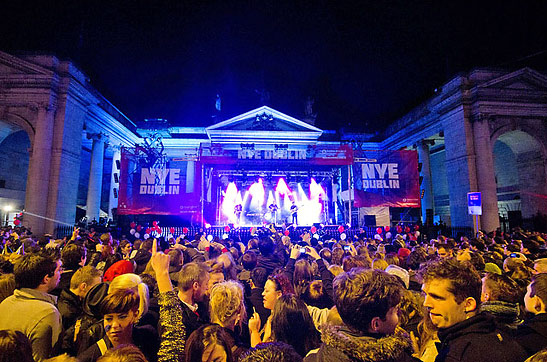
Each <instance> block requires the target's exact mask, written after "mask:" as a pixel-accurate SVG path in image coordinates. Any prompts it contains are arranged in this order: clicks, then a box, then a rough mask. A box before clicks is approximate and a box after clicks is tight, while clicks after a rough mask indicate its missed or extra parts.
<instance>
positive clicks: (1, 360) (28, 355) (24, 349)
mask: <svg viewBox="0 0 547 362" xmlns="http://www.w3.org/2000/svg"><path fill="white" fill-rule="evenodd" d="M14 361H18V362H34V358H33V357H32V346H31V344H30V340H29V339H28V337H27V336H26V335H24V334H23V333H22V332H20V331H14V330H7V329H3V330H0V362H14Z"/></svg>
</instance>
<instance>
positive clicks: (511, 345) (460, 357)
mask: <svg viewBox="0 0 547 362" xmlns="http://www.w3.org/2000/svg"><path fill="white" fill-rule="evenodd" d="M438 336H439V340H440V341H441V342H440V343H438V344H437V350H438V351H439V354H438V355H437V358H436V359H435V362H443V361H449V362H454V361H469V362H522V361H524V360H525V359H526V353H525V351H524V350H523V349H522V348H521V347H520V346H519V344H518V343H517V342H516V341H515V339H514V338H512V337H511V336H510V335H509V334H507V333H506V332H504V331H502V330H500V329H498V328H497V326H496V322H495V320H494V317H492V316H491V315H489V314H486V313H481V314H478V315H476V316H474V317H471V318H469V319H466V320H464V321H463V322H460V323H457V324H455V325H453V326H451V327H448V328H444V329H441V330H439V332H438Z"/></svg>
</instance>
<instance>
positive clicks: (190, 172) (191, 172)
mask: <svg viewBox="0 0 547 362" xmlns="http://www.w3.org/2000/svg"><path fill="white" fill-rule="evenodd" d="M195 173H196V162H195V161H190V160H189V161H187V162H186V193H187V194H192V193H194V190H195V184H194V178H195V176H196V175H195Z"/></svg>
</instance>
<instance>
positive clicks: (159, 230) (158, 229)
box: [156, 226, 161, 234]
mask: <svg viewBox="0 0 547 362" xmlns="http://www.w3.org/2000/svg"><path fill="white" fill-rule="evenodd" d="M156 231H157V232H158V233H159V234H161V228H160V227H159V226H156Z"/></svg>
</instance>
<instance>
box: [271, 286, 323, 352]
mask: <svg viewBox="0 0 547 362" xmlns="http://www.w3.org/2000/svg"><path fill="white" fill-rule="evenodd" d="M271 324H272V340H274V341H277V342H285V343H287V344H290V345H291V346H293V348H294V349H295V350H296V352H298V354H299V355H300V356H302V357H305V356H306V354H307V353H308V352H309V351H311V350H312V349H315V348H319V345H320V344H321V339H320V335H319V332H318V331H317V329H315V326H314V324H313V321H312V319H311V316H310V313H309V312H308V308H307V307H306V304H304V302H303V301H301V300H300V299H299V298H298V297H297V296H295V295H294V294H287V295H283V296H281V297H280V298H279V299H278V300H277V303H276V304H275V307H274V310H273V313H272V322H271Z"/></svg>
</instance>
